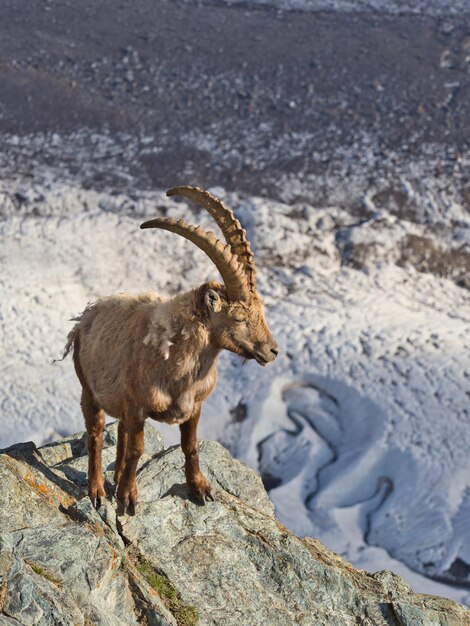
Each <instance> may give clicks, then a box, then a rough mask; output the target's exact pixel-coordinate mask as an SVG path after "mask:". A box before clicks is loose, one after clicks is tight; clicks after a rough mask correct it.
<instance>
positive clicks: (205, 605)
mask: <svg viewBox="0 0 470 626" xmlns="http://www.w3.org/2000/svg"><path fill="white" fill-rule="evenodd" d="M115 445H116V425H115V424H113V425H111V426H108V428H107V430H106V437H105V450H104V454H103V463H104V467H105V469H106V471H107V474H106V477H107V479H108V480H110V478H111V472H112V468H113V462H114V454H115ZM200 456H201V465H202V469H203V471H204V472H205V474H206V476H207V477H208V479H209V480H210V481H211V483H212V485H213V488H214V495H215V501H214V502H211V503H209V504H208V505H206V506H199V505H197V504H196V503H194V502H193V501H192V500H191V498H190V497H189V496H188V491H187V488H186V485H185V482H184V471H183V464H184V460H183V455H182V453H181V449H180V448H179V447H172V448H168V449H164V446H163V441H162V438H161V437H160V435H158V433H157V432H156V431H155V430H154V429H152V428H151V427H148V428H147V429H146V454H145V456H144V457H143V459H142V461H141V464H140V470H139V486H140V494H141V501H140V504H139V507H138V510H137V514H136V515H135V516H134V517H127V516H125V517H120V518H118V517H117V516H116V509H115V503H114V501H110V500H107V501H106V502H105V504H104V505H103V506H102V508H101V509H100V510H99V511H96V510H95V509H94V508H93V507H92V506H91V503H90V501H89V499H88V497H86V496H85V495H84V494H85V487H86V464H87V456H86V436H85V435H84V434H83V433H80V434H78V435H75V436H72V437H68V438H66V439H63V440H61V441H57V442H54V443H51V444H48V445H46V446H44V447H42V448H39V449H38V448H36V447H35V446H34V445H33V444H19V445H16V446H13V447H11V448H9V449H7V450H4V451H3V452H2V453H1V454H0V486H1V490H0V529H1V533H0V608H1V613H0V626H3V625H4V624H5V625H7V624H25V625H28V626H29V625H33V624H44V625H49V624H51V625H52V624H57V625H58V624H60V625H66V624H80V625H84V626H85V625H86V626H91V625H92V624H96V625H99V626H114V625H121V624H148V625H150V626H153V625H165V626H170V625H171V626H175V625H176V626H191V625H195V624H200V625H201V626H202V625H207V626H209V625H214V626H215V625H220V624H224V625H228V626H230V625H237V626H244V625H246V626H257V625H260V626H261V625H263V626H265V625H269V626H287V625H290V624H299V625H303V626H310V625H312V626H313V625H316V626H323V625H324V626H327V625H328V626H330V625H331V626H333V625H334V626H340V625H345V626H349V625H351V626H352V625H358V624H361V625H363V626H382V625H393V626H418V625H422V626H428V625H429V626H431V625H433V626H434V625H435V626H465V625H470V611H468V609H465V608H464V607H462V606H460V605H458V604H455V603H453V602H451V601H450V600H445V599H442V598H436V597H432V596H425V595H418V594H415V593H413V592H412V590H411V589H410V588H409V587H408V585H407V584H406V583H405V582H404V581H403V580H401V579H400V578H399V577H398V576H395V575H394V574H392V573H391V572H388V571H384V572H379V573H376V574H368V573H365V572H362V571H358V570H355V569H354V568H353V567H352V566H351V565H350V564H349V563H347V562H346V561H344V560H343V559H342V558H340V557H339V556H337V555H335V554H333V553H332V552H330V551H329V550H327V549H326V548H325V547H324V546H323V545H322V544H320V543H319V542H318V541H316V540H315V539H311V538H305V539H301V538H299V537H296V536H295V535H293V534H292V533H290V532H289V531H288V530H287V529H286V528H284V527H283V526H282V525H281V524H280V523H279V522H278V521H277V520H276V518H275V516H274V510H273V506H272V504H271V502H270V500H269V498H268V496H267V494H266V492H265V490H264V488H263V485H262V482H261V480H260V478H259V476H258V475H257V474H256V473H255V472H254V471H253V470H251V469H249V468H248V467H246V466H245V465H243V464H241V463H240V462H238V461H236V460H234V459H233V458H232V457H231V456H230V455H229V454H228V452H227V451H226V450H225V449H224V448H223V447H222V446H221V445H219V444H217V443H215V442H208V441H205V442H202V443H201V444H200ZM109 488H110V491H111V484H109Z"/></svg>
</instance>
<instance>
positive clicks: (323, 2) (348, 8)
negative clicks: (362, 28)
mask: <svg viewBox="0 0 470 626" xmlns="http://www.w3.org/2000/svg"><path fill="white" fill-rule="evenodd" d="M186 1H192V0H186ZM206 1H211V2H216V3H219V4H226V5H229V6H232V5H243V6H246V5H248V6H269V7H273V8H276V9H278V10H283V11H335V12H344V13H362V12H364V13H368V12H372V13H390V14H406V13H409V14H418V15H433V16H434V15H461V14H462V13H468V12H469V11H470V3H469V1H468V0H451V1H449V0H248V1H247V0H206ZM294 106H295V103H294Z"/></svg>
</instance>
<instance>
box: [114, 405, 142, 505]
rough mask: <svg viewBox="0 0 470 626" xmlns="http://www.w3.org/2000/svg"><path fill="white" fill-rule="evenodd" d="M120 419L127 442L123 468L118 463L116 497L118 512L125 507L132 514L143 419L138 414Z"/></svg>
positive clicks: (135, 495)
mask: <svg viewBox="0 0 470 626" xmlns="http://www.w3.org/2000/svg"><path fill="white" fill-rule="evenodd" d="M122 419H123V420H125V428H126V432H127V442H126V446H125V455H126V457H125V458H126V461H125V465H124V468H123V467H122V462H121V463H120V464H119V465H120V467H119V468H118V469H120V470H121V472H122V473H121V475H120V476H118V478H119V484H118V488H117V493H116V497H117V500H118V502H119V507H118V513H119V514H123V513H125V512H126V509H127V512H128V513H129V515H134V514H135V507H136V504H137V501H138V493H137V477H136V470H137V464H138V462H139V459H140V457H141V456H142V453H143V451H144V422H145V420H144V419H143V418H142V417H141V415H139V414H127V415H125V416H124V417H123V418H122ZM123 428H124V425H123ZM123 434H124V433H123ZM121 445H122V444H121ZM122 453H123V450H122V451H121V454H122Z"/></svg>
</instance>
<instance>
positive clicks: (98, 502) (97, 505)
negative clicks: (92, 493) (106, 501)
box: [91, 496, 101, 509]
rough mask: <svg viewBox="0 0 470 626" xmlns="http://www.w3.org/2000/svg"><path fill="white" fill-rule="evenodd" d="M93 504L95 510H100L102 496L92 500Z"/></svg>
mask: <svg viewBox="0 0 470 626" xmlns="http://www.w3.org/2000/svg"><path fill="white" fill-rule="evenodd" d="M91 503H92V505H93V506H94V507H95V509H99V508H100V507H101V498H100V496H96V498H91Z"/></svg>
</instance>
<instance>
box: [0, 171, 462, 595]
mask: <svg viewBox="0 0 470 626" xmlns="http://www.w3.org/2000/svg"><path fill="white" fill-rule="evenodd" d="M182 182H183V183H184V182H186V181H182ZM1 184H2V187H1V188H0V213H1V215H2V216H3V221H1V222H0V241H1V258H2V274H1V277H0V332H1V334H0V342H1V343H0V345H1V354H2V359H1V362H0V368H1V376H0V379H1V383H0V406H1V413H0V419H1V426H2V428H1V435H0V445H2V446H8V445H10V444H12V443H14V442H17V441H20V440H31V439H32V440H34V441H35V442H36V443H38V444H39V443H43V442H45V441H48V440H50V439H53V438H57V437H58V436H61V435H67V434H69V433H72V432H75V431H79V430H82V429H83V422H82V416H81V412H80V407H79V384H78V381H77V379H76V376H75V373H74V371H73V365H72V362H71V360H70V358H69V359H67V360H65V361H64V362H59V363H55V364H53V363H52V360H53V359H57V358H60V356H61V354H62V350H63V346H64V344H65V340H66V336H67V333H68V331H69V330H70V328H71V325H72V323H71V322H70V321H68V320H70V318H72V317H74V316H75V315H76V314H77V313H79V312H80V311H81V310H82V309H83V308H84V307H85V305H86V304H87V303H88V302H90V301H92V300H94V299H95V298H96V297H97V296H99V295H106V294H110V293H113V292H116V291H129V292H138V291H143V290H147V289H149V288H153V289H155V290H156V291H160V292H163V293H170V294H172V293H176V292H178V291H180V290H185V289H189V288H192V287H194V286H196V285H198V284H200V283H202V282H204V281H205V280H208V279H210V278H215V277H217V272H216V269H215V268H214V267H213V266H212V265H211V263H210V261H209V260H208V259H207V258H206V257H205V255H204V254H203V253H202V252H201V251H199V250H198V249H196V247H195V246H193V245H191V244H190V243H189V242H187V241H185V240H183V239H182V238H181V237H177V236H176V235H173V234H171V233H166V232H160V231H152V232H147V231H140V230H139V228H138V226H139V223H140V222H141V221H143V219H144V218H149V217H153V216H158V215H162V214H165V215H167V216H171V217H184V218H185V219H186V220H187V221H190V222H193V223H200V224H202V225H203V226H204V227H206V228H210V229H215V228H216V227H215V224H214V223H213V222H212V221H211V219H210V217H209V216H208V215H206V214H205V213H202V212H200V211H199V210H196V209H195V208H194V207H193V206H191V207H188V205H187V204H186V203H184V202H176V201H174V200H173V199H168V198H166V196H165V194H164V193H163V191H162V192H155V193H149V192H146V193H144V192H135V193H134V194H133V196H132V197H131V196H126V195H113V194H111V193H106V192H99V193H98V192H94V191H93V190H88V191H87V190H84V189H82V188H80V186H79V185H75V186H74V185H73V184H72V183H60V184H59V183H58V182H56V181H52V180H51V181H49V182H44V184H37V185H34V186H25V183H24V181H17V182H7V181H3V182H2V183H1ZM211 191H212V192H213V193H216V194H217V195H219V196H220V197H222V198H223V199H224V200H226V201H227V203H228V204H229V206H232V207H233V208H234V209H236V212H237V215H238V217H239V218H240V219H241V221H242V222H243V224H244V225H245V226H246V228H247V230H248V235H249V238H250V239H251V242H252V246H253V248H254V250H255V254H256V260H257V265H258V274H259V278H258V283H259V289H260V291H261V293H262V294H263V296H264V299H265V304H266V307H267V319H268V321H269V323H270V326H271V329H272V331H273V334H274V336H275V337H276V339H277V340H278V342H279V344H280V348H281V353H280V356H279V358H278V360H277V361H276V362H275V363H274V364H273V365H272V366H270V367H268V368H260V367H259V366H258V365H257V364H256V363H254V362H249V363H246V364H245V365H242V363H241V362H240V360H239V359H238V357H235V356H234V355H230V354H228V353H224V354H222V355H221V358H220V367H219V384H218V386H217V389H216V391H215V393H214V394H213V395H212V396H211V397H210V399H209V400H208V401H207V402H206V404H205V408H204V411H203V418H202V420H201V425H200V431H199V435H200V438H208V439H216V440H218V441H220V442H222V443H223V444H225V445H226V446H228V447H229V448H230V450H231V451H232V452H233V453H234V454H235V455H236V456H237V457H238V458H240V459H242V460H244V461H245V462H247V463H248V464H249V465H251V466H252V467H255V468H257V469H258V470H259V471H260V472H261V473H262V475H263V477H264V480H265V484H266V485H267V487H268V488H269V489H270V496H271V498H272V499H273V501H274V503H275V505H276V509H277V514H278V516H279V517H280V519H281V521H283V523H285V524H286V525H287V526H288V527H289V528H290V529H291V530H293V531H294V532H296V533H298V534H302V535H312V536H315V537H317V538H319V539H320V540H321V541H323V542H324V543H325V544H326V545H327V546H328V547H329V548H331V549H333V550H335V551H337V552H340V553H341V554H343V555H345V556H346V558H348V559H350V560H351V561H352V562H353V563H354V565H356V566H359V567H362V568H365V569H371V570H377V569H384V568H390V569H392V570H394V571H396V572H397V573H399V574H400V575H402V576H404V578H405V579H407V580H408V581H409V582H410V583H411V584H412V586H413V587H414V589H415V590H417V591H423V592H427V593H436V594H439V595H445V596H448V597H452V598H454V599H456V600H458V601H461V602H463V603H466V604H467V605H469V606H470V536H469V533H468V528H469V527H470V455H469V448H470V415H469V406H470V402H469V399H470V398H469V396H470V335H469V323H470V297H469V291H468V290H466V289H464V288H462V287H459V286H457V285H456V284H455V283H454V282H452V281H451V280H448V279H444V278H439V277H436V276H435V275H433V274H431V273H418V272H417V271H416V269H415V268H414V267H413V266H412V265H407V263H404V267H398V266H397V265H396V264H395V261H397V258H398V257H397V254H396V251H397V250H398V249H399V248H400V246H402V244H403V241H404V240H405V239H406V236H407V235H409V233H410V232H415V233H416V232H417V233H418V234H419V235H420V236H424V234H426V235H428V234H429V233H428V230H429V229H430V231H429V232H431V231H432V237H434V239H435V241H436V242H438V243H439V245H441V247H443V249H445V250H448V249H450V248H452V246H455V241H457V240H458V241H459V242H460V243H459V246H461V247H462V248H465V246H467V247H468V245H469V241H468V238H469V232H470V229H469V228H468V227H469V226H470V223H469V222H470V218H469V216H468V214H465V213H464V211H463V209H462V210H461V211H460V212H459V215H458V218H459V220H460V222H459V224H460V227H459V228H460V230H459V232H456V231H453V230H452V228H451V226H450V225H449V224H442V221H440V222H439V223H440V229H441V231H439V228H437V229H436V228H432V226H433V225H432V223H431V224H429V223H428V224H427V225H426V224H419V223H414V224H411V223H408V222H405V221H404V220H400V221H399V222H397V220H396V219H394V218H393V216H391V215H389V214H388V213H387V212H386V211H382V212H381V213H380V214H379V215H377V214H374V213H371V215H370V218H369V219H361V220H358V219H357V218H354V217H353V216H351V215H350V214H347V213H346V212H344V211H341V210H340V209H337V208H335V207H312V206H309V205H306V204H299V205H294V206H293V205H287V204H282V203H279V202H271V201H270V200H269V199H267V198H260V197H239V196H237V195H236V194H233V193H232V194H227V193H225V192H224V190H223V189H220V188H217V189H215V188H214V189H212V190H211ZM456 210H457V209H456ZM428 217H429V216H428ZM440 219H441V218H440ZM428 222H429V219H428ZM436 223H437V222H436ZM429 236H431V235H429ZM345 242H347V250H348V254H351V253H354V250H355V249H357V247H360V250H361V255H362V256H361V267H362V269H361V270H359V269H354V267H351V266H348V265H346V264H345V260H347V255H346V256H345V245H346V244H345ZM364 244H367V245H366V246H365V245H364ZM353 256H354V254H353ZM157 428H159V430H160V431H161V432H163V434H164V436H165V438H166V441H167V443H176V442H177V441H178V434H179V433H178V429H177V428H174V427H173V428H172V427H163V426H161V425H157Z"/></svg>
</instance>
